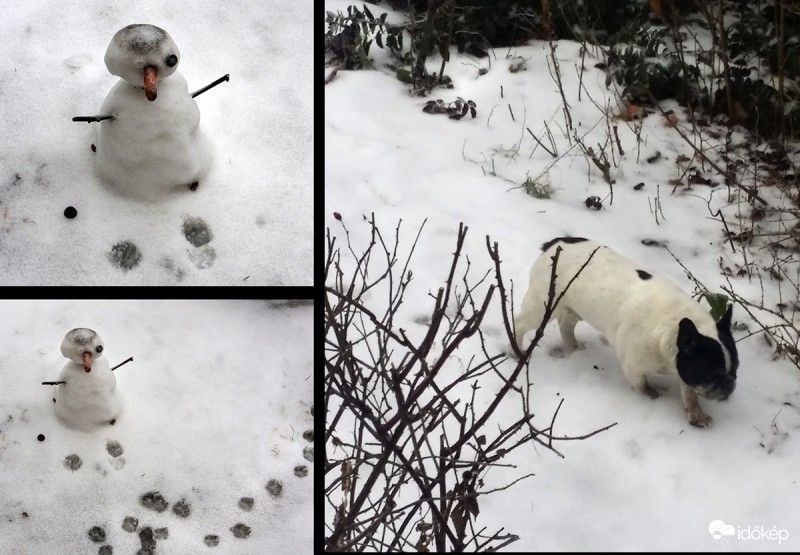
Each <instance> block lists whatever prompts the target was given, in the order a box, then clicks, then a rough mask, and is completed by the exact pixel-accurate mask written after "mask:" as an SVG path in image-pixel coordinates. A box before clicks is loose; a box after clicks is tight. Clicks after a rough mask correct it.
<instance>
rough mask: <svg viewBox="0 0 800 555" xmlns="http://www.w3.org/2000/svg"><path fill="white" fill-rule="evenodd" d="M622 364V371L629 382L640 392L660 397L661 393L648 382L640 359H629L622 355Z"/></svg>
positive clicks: (651, 396) (655, 397)
mask: <svg viewBox="0 0 800 555" xmlns="http://www.w3.org/2000/svg"><path fill="white" fill-rule="evenodd" d="M620 364H621V365H622V373H623V374H625V377H626V378H628V382H629V383H630V384H631V385H632V386H633V387H634V388H635V389H636V390H637V391H639V392H641V393H644V394H645V395H647V396H648V397H650V398H651V399H658V398H659V397H660V394H659V393H658V391H656V390H655V389H653V386H651V385H650V384H649V383H647V377H646V376H645V374H644V372H642V371H641V370H640V368H642V365H641V363H640V362H639V361H635V360H627V359H626V358H623V357H620Z"/></svg>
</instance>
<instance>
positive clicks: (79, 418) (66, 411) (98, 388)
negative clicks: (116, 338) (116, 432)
mask: <svg viewBox="0 0 800 555" xmlns="http://www.w3.org/2000/svg"><path fill="white" fill-rule="evenodd" d="M103 349H104V345H103V340H102V339H101V338H100V336H99V335H98V334H97V332H95V331H94V330H92V329H89V328H75V329H73V330H71V331H69V332H68V333H67V335H66V336H65V337H64V341H63V342H62V343H61V354H63V355H64V356H65V357H66V358H68V359H69V362H67V364H66V365H65V366H64V368H63V369H62V370H61V374H59V376H58V381H63V382H65V383H62V384H59V385H58V389H56V397H55V401H56V416H58V418H59V419H60V420H61V421H62V422H64V424H66V425H67V426H69V427H70V428H76V429H79V430H84V431H90V430H93V429H95V428H98V427H100V426H103V425H108V424H113V423H114V421H115V420H116V419H117V417H118V416H119V415H120V414H121V413H122V399H121V397H120V395H119V392H118V391H117V378H116V377H115V376H114V373H113V372H112V370H111V368H110V367H109V366H108V361H107V360H106V358H105V357H104V356H103Z"/></svg>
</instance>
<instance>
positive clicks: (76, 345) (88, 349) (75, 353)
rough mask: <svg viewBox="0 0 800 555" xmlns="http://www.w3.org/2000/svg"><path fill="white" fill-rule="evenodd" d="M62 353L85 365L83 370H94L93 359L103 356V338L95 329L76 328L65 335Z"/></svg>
mask: <svg viewBox="0 0 800 555" xmlns="http://www.w3.org/2000/svg"><path fill="white" fill-rule="evenodd" d="M61 354H62V355H64V356H65V357H67V358H68V359H70V360H71V361H72V362H75V363H77V364H81V365H83V370H84V371H85V372H87V373H88V372H91V371H92V360H93V359H97V358H100V357H101V356H103V340H102V339H100V336H99V335H97V332H96V331H94V330H90V329H89V328H75V329H74V330H72V331H69V332H67V335H65V336H64V341H62V342H61Z"/></svg>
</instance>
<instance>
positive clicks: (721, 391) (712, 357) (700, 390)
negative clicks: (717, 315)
mask: <svg viewBox="0 0 800 555" xmlns="http://www.w3.org/2000/svg"><path fill="white" fill-rule="evenodd" d="M732 312H733V305H730V306H728V310H726V311H725V315H724V316H723V317H722V318H721V319H720V321H719V322H717V335H718V337H719V339H716V338H713V337H708V336H705V335H703V334H701V333H700V332H699V331H697V328H696V327H695V325H694V323H693V322H692V321H691V320H689V319H688V318H684V319H683V320H681V321H680V323H679V324H678V354H677V356H676V360H675V364H676V366H677V367H678V374H679V375H680V377H681V379H682V380H683V382H684V383H685V384H686V385H688V386H689V387H691V388H692V389H693V390H694V391H695V392H696V393H697V394H698V395H701V396H703V397H706V398H708V399H715V400H719V401H721V400H724V399H727V398H728V396H729V395H730V394H731V393H732V392H733V389H734V387H736V369H737V368H738V367H739V356H738V354H737V352H736V343H735V342H734V341H733V336H732V335H731V316H732Z"/></svg>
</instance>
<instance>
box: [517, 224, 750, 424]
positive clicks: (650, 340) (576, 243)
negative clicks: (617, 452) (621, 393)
mask: <svg viewBox="0 0 800 555" xmlns="http://www.w3.org/2000/svg"><path fill="white" fill-rule="evenodd" d="M559 247H560V248H561V252H560V254H559V257H558V261H557V263H556V280H555V298H554V301H555V299H557V298H558V296H559V295H561V293H562V292H563V291H564V289H565V288H566V293H564V296H563V297H562V299H561V301H560V302H559V303H558V305H557V306H556V307H555V309H554V310H553V316H554V317H555V319H556V320H558V326H559V328H560V330H561V339H562V341H563V343H564V347H563V349H564V352H565V353H567V354H568V353H571V352H572V351H574V350H575V349H576V348H577V347H578V343H577V341H576V340H575V325H576V324H577V323H578V322H579V321H581V320H585V321H586V322H587V323H589V324H590V325H591V326H592V327H594V328H595V329H597V330H598V331H599V332H600V333H601V334H603V336H604V337H605V338H606V339H607V340H608V342H609V343H610V344H611V345H612V346H613V347H614V349H615V350H616V352H617V356H618V357H619V361H620V363H621V365H622V371H623V373H624V374H625V376H626V377H627V378H628V381H630V383H631V384H632V385H633V386H634V387H635V388H636V389H638V390H639V391H641V392H642V393H645V394H647V395H649V396H650V397H651V398H653V399H655V398H656V397H658V393H657V392H656V391H655V390H654V389H653V388H652V387H650V384H648V383H647V378H646V374H651V373H652V374H673V375H674V374H677V375H678V376H679V377H680V381H681V383H680V386H681V397H682V398H683V407H684V410H685V411H686V417H687V418H688V420H689V423H691V424H693V425H695V426H700V427H705V426H708V424H709V423H710V422H711V417H710V416H708V415H706V414H705V413H704V412H703V410H702V409H701V408H700V405H699V404H698V402H697V395H701V396H702V397H706V398H708V399H716V400H723V399H727V398H728V396H729V395H730V394H731V392H732V391H733V388H734V387H735V385H736V369H737V367H738V366H739V360H738V355H737V352H736V344H735V343H734V341H733V337H732V335H731V330H730V327H731V311H732V308H733V306H732V305H730V306H728V309H727V311H726V312H725V315H724V316H723V317H722V319H721V320H720V321H719V322H718V323H715V322H714V319H713V318H712V317H711V315H710V314H709V313H708V312H706V311H705V310H703V308H702V307H701V306H700V305H699V304H698V303H697V302H695V301H693V300H692V299H691V298H690V297H688V296H687V295H686V294H685V293H683V292H682V291H681V290H680V289H678V288H677V287H675V285H673V284H672V283H670V282H669V281H667V280H665V279H662V278H657V277H653V276H651V275H650V274H649V273H647V272H645V271H644V270H639V269H637V268H636V266H635V265H634V264H633V263H631V261H630V260H628V259H627V258H625V257H624V256H622V255H620V254H618V253H616V252H614V251H613V250H611V249H609V248H608V247H604V246H603V245H600V244H598V243H595V242H594V241H589V240H587V239H583V238H580V237H559V238H557V239H553V240H552V241H548V242H547V243H545V244H544V245H542V251H543V252H542V255H541V256H540V257H539V258H538V259H537V260H536V262H535V263H534V265H533V268H532V269H531V276H530V285H529V287H528V292H527V293H525V298H524V299H523V300H522V309H521V310H520V312H519V314H518V315H517V316H516V318H515V319H514V325H515V328H516V340H517V345H518V346H519V347H520V349H523V336H524V335H525V334H526V333H527V332H529V331H530V330H532V329H536V328H538V327H539V325H540V324H541V322H542V319H543V317H544V313H545V307H546V305H547V301H548V295H549V289H550V277H551V271H552V266H553V260H552V259H553V256H554V254H555V252H556V249H557V248H559ZM590 257H591V260H589V259H590ZM587 260H589V262H588V264H587ZM584 264H586V266H585V267H583V266H584ZM581 267H583V270H581ZM579 271H580V273H578V272H579ZM576 274H577V277H576V278H575V280H574V281H573V282H572V284H571V285H569V287H567V285H568V284H569V282H570V280H572V278H573V277H574V276H575V275H576Z"/></svg>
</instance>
